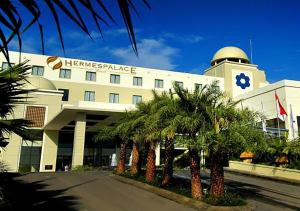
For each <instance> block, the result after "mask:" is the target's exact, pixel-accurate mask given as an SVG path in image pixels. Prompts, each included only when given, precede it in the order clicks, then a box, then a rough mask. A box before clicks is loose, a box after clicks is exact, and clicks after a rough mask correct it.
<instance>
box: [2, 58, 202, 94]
mask: <svg viewBox="0 0 300 211" xmlns="http://www.w3.org/2000/svg"><path fill="white" fill-rule="evenodd" d="M12 65H14V64H13V63H12ZM7 67H8V63H7V62H3V63H2V69H3V68H7ZM31 74H32V75H37V76H43V75H44V67H42V66H32V72H31ZM59 77H60V78H65V79H70V78H71V70H70V69H60V72H59ZM85 80H87V81H96V72H91V71H86V75H85ZM110 83H112V84H120V75H117V74H111V75H110ZM175 83H176V84H178V85H179V86H180V87H183V82H181V81H175ZM133 85H134V86H143V78H142V77H135V76H134V77H133ZM154 87H155V88H164V80H162V79H155V81H154ZM197 88H198V89H201V88H202V84H197V83H195V89H197Z"/></svg>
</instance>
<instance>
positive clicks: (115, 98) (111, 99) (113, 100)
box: [109, 93, 119, 103]
mask: <svg viewBox="0 0 300 211" xmlns="http://www.w3.org/2000/svg"><path fill="white" fill-rule="evenodd" d="M109 103H119V94H117V93H109Z"/></svg>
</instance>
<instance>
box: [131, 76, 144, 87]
mask: <svg viewBox="0 0 300 211" xmlns="http://www.w3.org/2000/svg"><path fill="white" fill-rule="evenodd" d="M133 85H134V86H142V85H143V78H142V77H133Z"/></svg>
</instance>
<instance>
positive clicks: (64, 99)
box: [58, 89, 69, 101]
mask: <svg viewBox="0 0 300 211" xmlns="http://www.w3.org/2000/svg"><path fill="white" fill-rule="evenodd" d="M58 90H59V91H63V92H64V93H63V96H62V99H61V100H62V101H68V100H69V90H68V89H58Z"/></svg>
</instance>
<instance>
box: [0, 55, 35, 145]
mask: <svg viewBox="0 0 300 211" xmlns="http://www.w3.org/2000/svg"><path fill="white" fill-rule="evenodd" d="M27 62H28V61H25V62H22V63H20V64H17V65H15V66H10V67H8V68H7V69H3V70H0V90H1V91H0V99H1V101H0V145H1V146H6V144H7V143H8V142H6V141H5V139H6V138H5V137H7V135H8V134H10V133H15V134H17V135H19V136H21V137H22V138H24V139H29V140H30V139H33V138H34V137H33V136H32V135H31V133H30V132H29V130H28V129H27V126H28V125H29V124H30V122H29V121H27V120H25V119H14V118H13V109H14V107H15V106H16V105H18V104H24V103H26V99H27V95H28V94H29V93H30V92H31V91H34V90H28V89H23V85H24V84H25V83H26V76H27V74H28V70H29V69H30V68H31V67H30V66H29V65H26V63H27Z"/></svg>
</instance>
